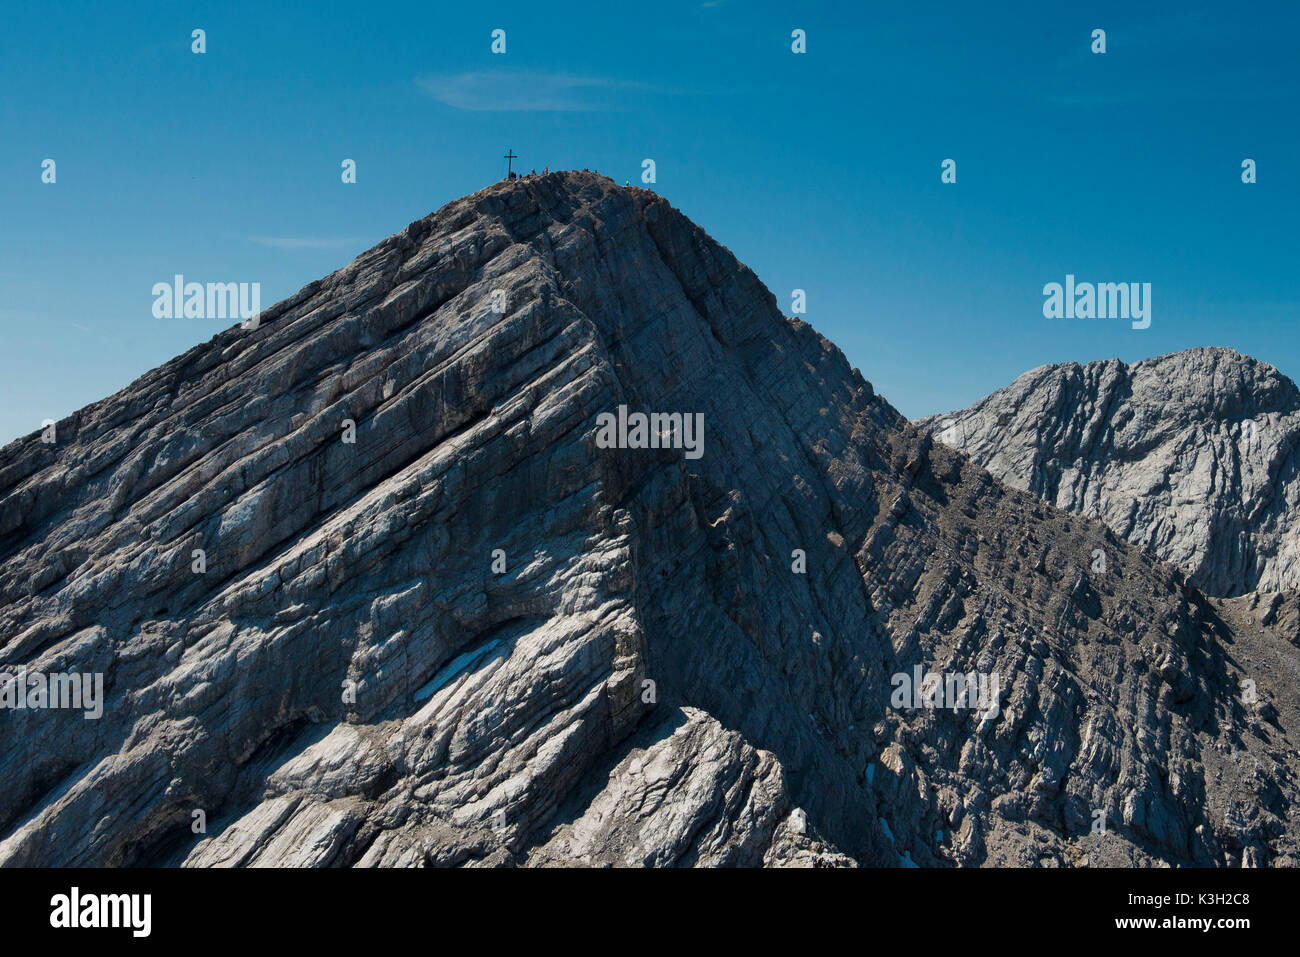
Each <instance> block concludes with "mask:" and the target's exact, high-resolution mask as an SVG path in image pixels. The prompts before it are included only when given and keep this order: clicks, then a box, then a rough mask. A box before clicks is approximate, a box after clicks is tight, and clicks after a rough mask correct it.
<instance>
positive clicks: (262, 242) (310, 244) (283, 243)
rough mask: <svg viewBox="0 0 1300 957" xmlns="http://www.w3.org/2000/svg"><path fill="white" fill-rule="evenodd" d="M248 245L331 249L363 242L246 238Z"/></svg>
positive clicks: (357, 240) (308, 238)
mask: <svg viewBox="0 0 1300 957" xmlns="http://www.w3.org/2000/svg"><path fill="white" fill-rule="evenodd" d="M246 238H247V240H248V241H249V242H250V243H257V245H259V246H273V247H274V248H276V249H333V248H335V247H336V246H355V245H356V244H357V243H360V242H364V241H365V240H362V239H357V238H355V237H343V238H341V239H329V238H326V237H323V236H319V237H318V236H248V237H246Z"/></svg>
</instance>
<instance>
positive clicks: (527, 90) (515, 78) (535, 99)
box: [415, 70, 660, 112]
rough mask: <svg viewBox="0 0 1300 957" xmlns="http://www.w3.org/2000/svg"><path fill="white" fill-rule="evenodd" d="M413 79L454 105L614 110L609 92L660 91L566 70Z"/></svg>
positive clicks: (430, 93)
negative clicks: (561, 71) (571, 72)
mask: <svg viewBox="0 0 1300 957" xmlns="http://www.w3.org/2000/svg"><path fill="white" fill-rule="evenodd" d="M415 82H416V83H417V84H418V85H419V87H420V89H421V90H423V91H424V93H425V94H426V95H428V96H430V97H432V98H433V99H435V100H437V101H438V102H439V103H443V104H445V105H447V106H450V107H453V108H454V109H458V110H492V111H518V112H578V111H596V110H615V109H619V106H618V105H617V104H615V103H614V102H613V101H612V97H613V96H615V95H619V94H624V93H628V92H660V91H657V90H656V88H655V87H653V86H650V85H649V84H646V83H636V82H631V81H626V80H611V79H605V78H601V77H592V76H573V75H571V74H567V73H530V72H510V71H495V70H494V71H488V72H474V73H457V74H453V75H450V76H420V77H416V80H415Z"/></svg>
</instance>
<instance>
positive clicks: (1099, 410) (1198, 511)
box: [917, 348, 1300, 595]
mask: <svg viewBox="0 0 1300 957" xmlns="http://www.w3.org/2000/svg"><path fill="white" fill-rule="evenodd" d="M917 425H918V427H920V428H922V429H924V430H927V431H932V432H934V433H935V437H936V438H938V439H939V440H940V441H942V442H945V443H946V444H948V445H950V446H952V447H953V448H957V449H960V450H961V451H963V452H966V453H967V454H968V455H970V456H971V458H972V459H974V460H975V461H976V462H977V463H978V464H980V465H982V466H984V467H985V468H987V469H988V470H989V471H990V472H992V473H993V474H994V475H995V476H997V477H998V478H999V479H1001V480H1002V481H1003V482H1005V483H1007V484H1008V485H1011V486H1013V487H1015V488H1019V489H1027V490H1028V491H1030V492H1033V493H1034V494H1035V495H1038V496H1040V497H1042V498H1043V499H1045V500H1046V501H1048V502H1051V503H1052V504H1054V505H1056V506H1057V507H1058V508H1063V509H1066V510H1067V511H1071V512H1075V513H1077V514H1080V515H1086V516H1088V517H1090V518H1099V519H1101V520H1102V521H1104V522H1105V523H1106V524H1107V525H1109V526H1110V527H1111V528H1112V529H1114V530H1115V531H1116V532H1117V533H1118V534H1119V535H1120V536H1122V537H1123V538H1126V539H1127V540H1128V541H1130V542H1133V543H1134V544H1137V545H1143V546H1146V547H1147V548H1149V549H1151V551H1152V552H1153V553H1154V554H1156V555H1157V556H1159V557H1160V558H1162V559H1164V560H1165V561H1167V562H1169V563H1171V564H1173V565H1177V566H1178V567H1179V568H1182V569H1183V570H1184V571H1186V572H1187V573H1188V575H1189V576H1190V578H1191V580H1192V582H1193V583H1194V584H1196V585H1197V586H1198V587H1199V588H1201V589H1202V590H1203V591H1205V592H1206V593H1207V594H1211V595H1241V594H1244V593H1245V592H1249V591H1254V590H1256V589H1260V590H1264V591H1282V590H1285V589H1293V588H1297V587H1300V390H1297V389H1296V386H1295V383H1293V382H1292V381H1291V380H1290V379H1288V378H1287V377H1286V376H1284V375H1282V374H1281V373H1280V372H1278V371H1277V370H1276V369H1274V368H1273V367H1272V366H1270V365H1267V364H1265V363H1263V362H1257V361H1256V360H1254V359H1251V358H1250V357H1248V356H1243V355H1241V354H1239V353H1237V352H1234V351H1233V350H1231V349H1218V348H1216V349H1190V350H1188V351H1186V352H1178V353H1174V354H1172V355H1167V356H1161V357H1160V358H1157V359H1147V360H1145V361H1143V362H1137V363H1134V364H1133V365H1131V366H1130V365H1125V364H1124V363H1122V362H1120V361H1119V360H1118V359H1111V360H1109V361H1106V362H1090V363H1088V364H1087V365H1078V364H1076V363H1072V362H1071V363H1066V364H1063V365H1053V366H1043V367H1041V368H1038V369H1033V370H1031V371H1029V372H1026V373H1025V374H1024V375H1022V376H1021V377H1020V378H1018V379H1017V380H1016V381H1015V382H1013V383H1012V384H1011V385H1009V386H1007V388H1005V389H1001V390H999V391H998V392H995V393H993V394H992V395H990V396H988V397H986V398H984V399H981V400H980V401H979V402H977V403H975V405H973V406H971V407H970V408H969V409H965V410H962V411H960V412H951V413H948V414H946V415H934V416H928V417H927V418H925V419H921V420H919V421H918V422H917Z"/></svg>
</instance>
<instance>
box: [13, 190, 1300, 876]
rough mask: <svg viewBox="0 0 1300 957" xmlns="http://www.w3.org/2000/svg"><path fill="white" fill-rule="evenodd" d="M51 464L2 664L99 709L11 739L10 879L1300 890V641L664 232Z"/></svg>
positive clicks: (240, 363) (567, 249)
mask: <svg viewBox="0 0 1300 957" xmlns="http://www.w3.org/2000/svg"><path fill="white" fill-rule="evenodd" d="M497 290H499V291H500V292H501V293H502V294H503V297H504V298H502V296H497V297H495V302H496V304H497V305H504V309H503V310H502V311H500V312H497V311H494V309H493V305H494V296H493V292H494V291H497ZM620 405H626V406H628V407H629V408H630V409H633V410H642V411H661V412H694V413H702V414H703V416H704V422H705V433H704V436H705V441H704V452H703V455H702V456H701V457H699V458H688V457H687V456H686V454H685V452H684V450H682V449H674V448H660V449H634V448H603V447H601V445H600V444H598V443H597V441H596V435H597V416H598V415H600V414H602V413H605V412H612V411H614V410H616V409H617V408H618V406H620ZM346 420H352V421H353V422H354V423H355V427H356V428H355V438H356V441H355V443H346V442H344V441H343V436H344V435H345V424H346ZM58 435H59V441H58V443H57V444H56V445H54V446H49V445H44V444H42V443H41V442H40V441H39V437H37V436H31V437H28V438H26V439H23V440H20V441H18V442H15V443H12V444H10V445H9V446H7V447H5V448H4V449H3V451H2V452H0V456H2V462H0V642H3V645H2V646H0V648H2V654H0V662H3V663H4V664H6V665H10V666H19V665H25V666H27V667H28V668H29V669H30V670H33V671H35V670H43V671H46V672H57V671H60V670H71V669H73V668H75V669H77V670H78V671H88V672H94V671H98V672H101V673H102V674H103V675H104V677H105V688H106V701H105V704H104V713H103V716H102V718H100V719H99V720H83V718H82V716H81V714H80V713H73V712H68V711H53V710H45V711H23V712H18V711H5V712H0V722H3V723H4V732H3V734H0V774H2V775H3V781H4V784H3V786H2V787H0V836H2V839H0V863H4V864H10V865H32V864H41V865H49V864H66V865H92V864H95V865H99V864H108V865H121V864H189V865H195V866H215V865H230V866H251V865H272V866H274V865H287V866H347V865H383V866H419V865H436V866H454V865H463V866H484V865H499V866H513V865H554V864H566V863H583V864H602V865H625V864H638V865H687V864H700V865H704V864H709V865H716V864H730V865H758V864H765V865H772V866H785V865H794V866H799V865H812V866H817V865H825V866H839V865H843V864H853V863H857V864H865V865H886V866H906V865H908V864H917V865H920V866H943V865H981V864H1035V865H1037V864H1042V865H1049V864H1055V865H1070V864H1079V863H1082V862H1085V861H1088V862H1113V861H1129V862H1139V863H1197V864H1208V865H1215V866H1228V865H1231V866H1237V865H1240V864H1241V863H1243V861H1246V862H1249V863H1252V864H1261V865H1271V864H1294V863H1295V862H1296V861H1297V847H1296V842H1297V833H1298V832H1300V823H1297V815H1295V814H1294V813H1293V809H1294V808H1295V807H1296V805H1297V799H1298V795H1297V792H1296V784H1295V782H1296V781H1297V774H1296V771H1297V767H1296V765H1297V760H1296V758H1295V754H1296V753H1297V747H1296V745H1297V742H1298V738H1297V729H1298V728H1300V701H1298V700H1297V692H1296V689H1297V688H1300V663H1298V662H1297V656H1296V655H1295V654H1294V647H1293V646H1292V645H1291V643H1290V642H1289V641H1288V638H1287V635H1286V633H1285V626H1286V622H1289V621H1291V620H1292V619H1291V618H1289V617H1288V614H1285V613H1283V612H1278V613H1276V614H1274V616H1273V617H1272V618H1271V619H1269V620H1267V621H1266V620H1265V619H1266V618H1268V615H1267V610H1263V609H1260V608H1257V607H1256V608H1251V607H1247V606H1245V605H1239V604H1234V603H1231V602H1228V603H1216V602H1213V601H1207V600H1206V599H1204V598H1202V597H1201V596H1200V595H1199V594H1198V593H1196V592H1195V591H1193V590H1191V589H1189V588H1188V587H1186V585H1185V583H1184V581H1183V579H1182V576H1181V575H1179V574H1178V573H1177V572H1176V571H1175V570H1173V569H1172V568H1169V567H1166V566H1165V565H1163V564H1161V563H1159V562H1157V561H1154V560H1153V559H1152V558H1151V557H1150V556H1149V555H1148V554H1146V553H1145V552H1143V551H1142V550H1140V549H1138V548H1135V547H1131V546H1129V545H1126V544H1124V543H1122V542H1120V541H1117V540H1116V539H1115V538H1114V537H1113V536H1112V535H1110V533H1109V532H1108V531H1107V530H1106V529H1105V527H1104V526H1102V525H1101V524H1100V523H1098V522H1092V521H1088V520H1083V519H1080V518H1078V517H1075V516H1071V515H1068V514H1066V513H1063V512H1060V511H1058V510H1056V509H1054V508H1052V507H1050V506H1048V505H1045V504H1043V503H1042V502H1040V501H1039V500H1037V499H1036V498H1034V497H1033V496H1031V495H1028V494H1025V493H1022V492H1018V491H1015V490H1012V489H1008V488H1006V487H1005V486H1003V485H1001V484H999V483H998V482H997V481H995V480H994V479H993V478H992V477H990V475H989V474H988V473H987V472H985V471H984V470H982V469H980V468H978V467H976V466H975V465H974V464H972V463H971V462H970V461H968V460H966V459H965V458H964V457H962V456H960V455H957V454H955V453H954V452H952V451H951V450H950V449H947V448H946V447H944V446H943V445H942V444H938V443H936V444H933V445H931V443H930V442H929V441H928V439H926V438H925V437H924V436H923V434H922V433H921V432H919V431H917V430H916V429H914V428H913V427H911V426H910V425H909V424H908V423H907V422H906V421H905V420H904V419H903V418H902V417H901V416H900V415H899V414H898V413H897V412H896V411H895V410H894V409H893V408H892V407H890V406H889V405H888V403H886V402H885V401H884V400H883V399H881V398H879V397H878V396H876V395H875V394H874V392H873V390H872V388H871V386H870V385H869V384H868V383H867V382H865V381H864V380H863V379H862V378H861V376H859V375H858V374H857V373H856V372H855V371H854V370H852V369H851V368H850V367H849V365H848V363H847V362H846V361H845V359H844V356H843V355H842V354H841V353H840V352H839V350H837V349H836V348H835V347H834V346H832V345H831V344H830V343H829V342H827V341H826V340H824V339H823V338H821V337H820V336H818V335H817V334H816V333H815V332H814V331H813V330H812V329H811V328H810V327H809V326H808V325H806V324H805V323H802V322H799V321H797V320H792V319H787V318H785V317H783V316H782V315H781V314H780V312H779V311H778V309H777V306H776V302H775V300H774V298H773V296H772V295H771V294H770V293H769V292H768V291H767V290H766V289H765V288H764V287H763V286H762V285H761V284H760V283H759V281H758V279H757V278H756V277H755V276H754V274H753V273H752V272H750V271H749V270H748V269H746V268H745V267H744V266H742V265H741V264H740V263H738V262H737V261H736V260H735V259H734V258H733V257H732V256H731V255H730V254H729V253H728V252H727V250H726V249H724V248H723V247H721V246H720V245H718V244H717V243H716V242H714V241H713V240H712V239H710V238H709V237H708V236H707V235H705V234H704V233H703V232H702V231H701V230H700V229H698V228H697V227H696V226H694V225H693V224H692V223H690V222H689V221H688V220H686V219H685V218H684V217H683V216H682V215H681V214H680V213H678V212H677V211H676V210H675V209H673V208H672V207H671V206H670V205H669V204H668V203H667V202H665V201H664V200H663V199H662V198H660V197H658V196H656V195H654V194H653V193H650V192H646V191H642V190H638V189H624V188H620V187H618V186H616V185H615V184H614V183H613V182H612V181H611V180H609V179H607V178H604V177H600V176H596V175H594V174H583V173H574V172H570V173H555V174H550V175H546V176H540V177H529V178H527V179H526V180H522V181H518V182H514V183H501V184H497V185H494V186H492V187H489V188H488V189H485V190H482V191H481V192H479V193H476V194H474V195H472V196H469V197H466V198H464V199H462V200H458V201H456V202H454V203H451V204H449V205H448V206H446V207H444V208H443V209H441V210H439V211H438V212H437V213H435V214H433V215H431V216H429V217H427V218H426V219H423V220H421V221H419V222H416V223H413V224H411V225H410V226H409V227H408V228H407V229H405V230H404V231H402V232H401V233H398V234H397V235H395V236H393V237H391V238H389V239H388V240H386V241H384V242H383V243H381V244H380V245H378V246H377V247H375V248H374V249H372V250H370V251H368V252H366V253H364V254H362V255H361V256H360V257H358V258H357V259H356V260H355V261H354V262H353V263H351V264H350V265H348V266H347V267H345V268H344V269H342V270H340V271H339V272H337V273H334V274H333V275H331V276H328V277H326V278H325V279H323V280H320V281H318V282H314V283H312V284H310V285H309V286H307V287H306V288H305V289H303V290H302V291H301V292H299V293H298V294H297V295H295V296H293V297H291V298H290V299H288V300H286V301H284V302H282V303H280V304H278V305H276V306H274V307H273V308H271V309H270V310H268V311H267V312H266V313H265V314H264V315H263V317H262V322H261V324H260V327H259V328H258V329H257V330H255V331H252V332H244V331H241V330H238V329H234V330H230V331H227V332H224V333H222V334H220V335H218V336H216V337H215V338H214V339H213V340H212V341H210V342H208V343H206V344H204V345H201V346H198V347H196V348H194V349H192V350H190V351H189V352H187V353H186V354H185V355H182V356H180V357H178V358H177V359H175V360H173V361H172V362H169V363H167V364H166V365H164V366H162V367H160V368H158V369H156V370H154V371H152V372H150V373H148V374H146V375H145V376H143V377H142V378H140V379H139V380H138V381H136V382H134V383H132V384H131V385H130V386H129V387H128V388H126V389H124V390H123V391H122V392H120V393H118V394H116V395H114V396H111V397H109V398H108V399H105V400H103V401H101V402H99V403H96V404H95V405H92V406H89V407H87V408H85V409H83V410H81V411H79V412H78V413H76V414H74V415H73V416H71V417H69V418H68V419H67V420H65V421H64V422H62V423H59V425H58ZM200 548H201V549H203V550H204V552H205V554H206V571H205V572H203V573H196V572H195V571H193V564H192V563H193V552H194V550H195V549H200ZM1097 549H1103V550H1105V552H1106V554H1107V556H1108V563H1107V566H1106V567H1107V570H1106V572H1105V573H1097V572H1094V571H1093V570H1092V558H1091V556H1092V554H1093V553H1094V552H1095V551H1096V550H1097ZM497 550H500V551H499V552H498V551H497ZM502 561H504V565H502V564H501V563H502ZM1229 644H1230V645H1231V649H1232V650H1231V654H1228V653H1227V652H1226V651H1225V650H1224V649H1225V647H1227V646H1228V645H1229ZM914 667H919V668H922V669H924V670H928V671H933V672H943V673H961V674H970V675H971V676H972V677H973V678H976V679H978V678H979V677H980V675H983V676H984V678H985V680H986V683H985V688H986V689H987V688H988V684H987V680H988V679H989V678H990V677H996V679H997V681H998V685H997V691H998V694H997V699H996V707H980V708H978V709H977V708H973V707H970V706H969V705H970V704H972V703H974V702H971V701H969V699H962V700H959V699H958V698H956V697H954V699H953V701H951V702H945V703H946V704H949V705H951V706H950V707H944V708H930V707H925V706H924V701H914V702H913V704H914V705H915V706H913V707H896V706H895V704H894V703H893V702H892V701H891V698H892V697H893V695H894V693H895V690H896V688H897V686H898V678H897V676H902V675H910V674H912V669H913V668H914ZM1245 681H1251V682H1253V683H1254V684H1253V687H1254V688H1256V689H1257V690H1258V693H1259V695H1260V696H1262V697H1263V698H1264V699H1265V700H1266V701H1267V702H1269V704H1270V705H1271V707H1272V711H1271V712H1266V714H1267V715H1268V718H1267V720H1265V718H1264V717H1263V716H1262V715H1261V712H1260V711H1259V709H1257V708H1256V707H1255V706H1254V705H1251V704H1247V703H1246V702H1245V701H1244V699H1243V693H1242V688H1243V687H1245V685H1244V684H1243V683H1244V682H1245ZM987 704H989V702H987V701H986V702H985V705H987ZM1098 820H1104V821H1105V823H1106V830H1105V833H1104V834H1096V833H1093V831H1094V828H1095V826H1096V824H1097V821H1098ZM200 824H202V825H203V826H202V827H200Z"/></svg>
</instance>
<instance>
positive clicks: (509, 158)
mask: <svg viewBox="0 0 1300 957" xmlns="http://www.w3.org/2000/svg"><path fill="white" fill-rule="evenodd" d="M517 159H519V157H518V156H516V155H515V151H514V150H512V149H507V150H506V155H505V160H506V179H514V172H513V171H512V170H511V168H510V164H511V163H513V162H514V161H515V160H517Z"/></svg>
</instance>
